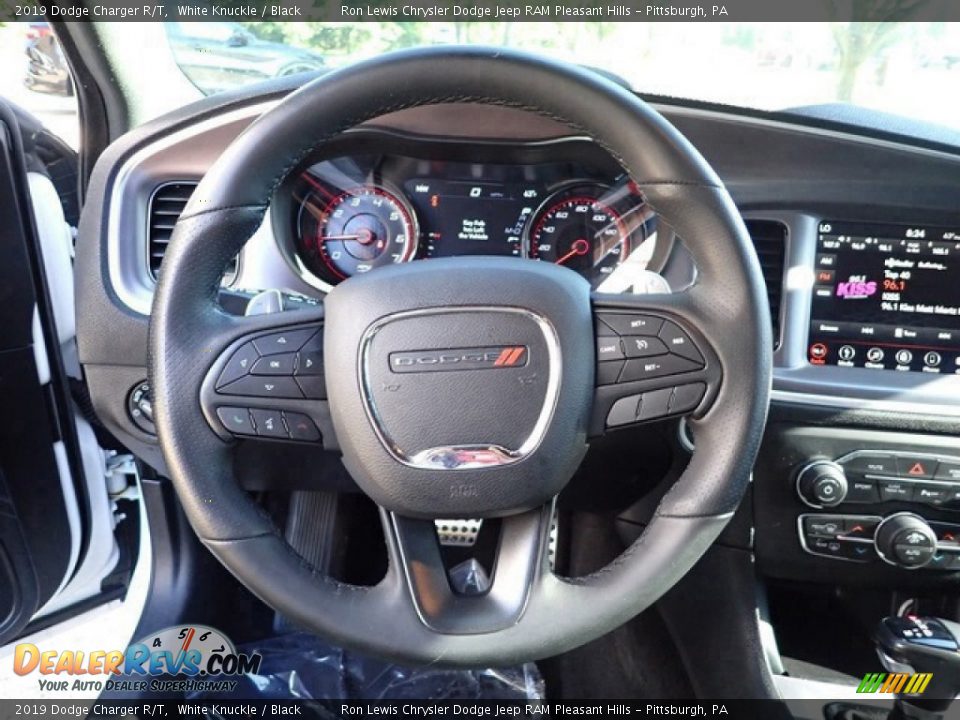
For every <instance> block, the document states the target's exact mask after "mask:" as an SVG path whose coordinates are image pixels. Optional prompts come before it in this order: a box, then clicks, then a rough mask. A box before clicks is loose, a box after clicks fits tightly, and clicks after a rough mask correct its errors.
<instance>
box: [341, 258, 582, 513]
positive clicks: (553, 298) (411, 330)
mask: <svg viewBox="0 0 960 720" xmlns="http://www.w3.org/2000/svg"><path fill="white" fill-rule="evenodd" d="M478 262H483V263H484V264H487V265H489V267H488V268H487V269H486V270H484V269H482V268H478ZM424 265H426V266H427V267H425V268H424V267H417V266H412V265H411V266H395V267H392V268H384V269H383V270H382V271H380V272H378V273H377V274H376V275H375V276H372V275H369V276H358V277H356V278H353V279H351V280H348V281H347V282H344V283H343V284H341V285H340V286H339V287H338V288H337V289H336V290H334V291H333V293H331V295H330V296H329V297H328V299H327V304H326V310H327V315H326V335H327V339H326V341H325V342H327V343H329V344H330V345H331V346H336V347H337V348H338V350H337V351H333V350H331V351H330V355H329V356H328V360H327V384H328V387H329V388H330V392H331V393H332V394H333V395H339V393H340V390H341V389H343V396H346V397H337V398H332V402H331V408H332V409H333V412H334V423H335V425H336V427H337V436H338V438H340V441H341V447H342V449H343V451H344V461H345V463H346V464H347V465H348V467H349V468H350V469H351V472H353V473H355V477H356V478H357V480H358V482H360V483H361V484H362V485H363V486H364V489H365V490H367V492H370V494H371V495H374V496H375V497H381V498H384V494H385V493H386V495H387V496H388V498H384V499H386V500H387V501H386V502H382V504H384V505H385V506H386V507H389V508H391V509H394V510H396V511H398V512H404V513H407V514H411V513H412V514H415V515H440V514H443V513H445V512H451V511H454V510H456V511H457V512H460V513H467V512H469V513H471V514H472V515H471V516H475V515H483V514H490V513H493V514H497V513H500V512H504V511H506V510H507V509H508V508H512V509H517V508H530V507H535V506H536V505H537V504H540V503H542V502H544V501H545V500H546V499H547V498H549V497H551V496H552V495H553V494H555V493H556V491H557V490H558V489H559V487H558V478H559V484H560V485H559V486H562V484H563V483H565V482H566V481H567V480H568V479H569V477H570V475H571V474H572V472H573V470H574V469H575V467H576V463H577V462H579V459H580V457H581V456H582V453H583V448H584V438H585V425H584V424H582V422H581V420H582V421H585V419H586V418H585V416H584V412H583V407H584V406H586V407H589V393H590V391H591V389H592V385H593V367H592V365H593V364H592V362H591V357H592V326H591V322H590V302H589V288H588V286H587V285H586V283H585V281H583V280H582V279H581V278H580V277H579V276H577V275H576V274H575V273H573V272H570V271H568V270H566V269H563V268H558V267H555V266H549V265H547V264H541V263H530V262H524V261H522V260H515V259H504V258H489V259H484V260H482V261H481V260H479V259H478V258H469V259H468V260H466V261H464V260H463V259H456V258H452V259H447V260H433V261H431V262H430V263H424ZM413 275H415V276H416V277H413ZM564 346H566V349H565V348H564ZM344 348H354V355H353V356H352V357H351V355H350V354H349V353H348V352H345V351H344ZM351 388H352V389H359V392H357V391H356V390H350V389H351ZM584 396H586V397H587V402H586V403H585V404H584V406H581V407H580V408H576V409H575V408H574V407H573V406H572V405H571V406H570V407H566V402H569V398H572V397H579V398H581V399H583V397H584ZM564 413H566V414H567V415H569V414H570V413H572V414H573V417H574V418H575V421H574V422H571V421H570V419H569V417H567V418H563V417H562V415H563V414H564ZM384 466H386V468H385V467H384ZM384 469H386V470H387V471H386V472H384Z"/></svg>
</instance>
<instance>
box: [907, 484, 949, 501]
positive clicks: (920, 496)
mask: <svg viewBox="0 0 960 720" xmlns="http://www.w3.org/2000/svg"><path fill="white" fill-rule="evenodd" d="M950 496H951V492H950V490H949V488H946V487H943V486H942V485H929V484H925V483H921V484H919V485H915V486H914V487H913V500H914V502H922V503H927V504H928V505H943V504H944V503H945V502H947V500H949V499H950Z"/></svg>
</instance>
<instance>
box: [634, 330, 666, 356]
mask: <svg viewBox="0 0 960 720" xmlns="http://www.w3.org/2000/svg"><path fill="white" fill-rule="evenodd" d="M623 345H624V347H625V348H626V352H627V357H628V358H641V357H652V356H654V355H666V354H667V352H668V351H667V346H666V345H664V344H663V341H662V340H660V338H655V337H646V336H635V335H634V336H628V337H625V338H624V339H623Z"/></svg>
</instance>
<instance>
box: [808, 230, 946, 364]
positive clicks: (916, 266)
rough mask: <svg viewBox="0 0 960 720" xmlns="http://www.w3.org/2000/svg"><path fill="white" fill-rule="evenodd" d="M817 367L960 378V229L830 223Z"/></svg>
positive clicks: (821, 254)
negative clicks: (824, 366)
mask: <svg viewBox="0 0 960 720" xmlns="http://www.w3.org/2000/svg"><path fill="white" fill-rule="evenodd" d="M814 282H815V284H814V288H813V305H812V307H811V314H810V318H811V323H810V341H809V344H808V347H807V354H808V359H809V361H810V362H811V363H812V364H814V365H835V366H839V367H859V368H872V369H877V370H895V371H900V372H927V373H947V374H960V227H957V228H954V229H951V228H946V227H929V226H906V225H879V224H873V223H852V222H822V223H820V228H819V237H818V240H817V257H816V267H815V281H814Z"/></svg>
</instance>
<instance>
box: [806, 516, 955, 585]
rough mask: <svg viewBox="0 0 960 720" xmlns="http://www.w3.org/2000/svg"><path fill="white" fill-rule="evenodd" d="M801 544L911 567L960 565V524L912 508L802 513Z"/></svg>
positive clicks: (842, 556)
mask: <svg viewBox="0 0 960 720" xmlns="http://www.w3.org/2000/svg"><path fill="white" fill-rule="evenodd" d="M797 530H798V532H799V535H800V545H801V546H802V547H803V549H804V550H805V551H806V552H808V553H810V554H811V555H820V556H823V557H829V558H834V559H839V560H852V561H854V562H861V563H869V562H885V563H888V564H890V565H895V566H896V567H900V568H905V569H908V570H913V569H918V568H929V569H933V570H954V571H956V570H960V525H955V524H953V523H944V522H931V521H928V520H925V519H924V518H922V517H920V516H919V515H915V514H913V513H907V512H903V513H895V514H893V515H889V516H887V517H880V516H878V515H814V514H805V515H801V516H800V517H799V519H798V523H797Z"/></svg>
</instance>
